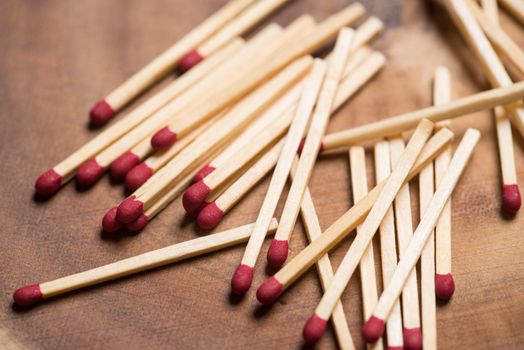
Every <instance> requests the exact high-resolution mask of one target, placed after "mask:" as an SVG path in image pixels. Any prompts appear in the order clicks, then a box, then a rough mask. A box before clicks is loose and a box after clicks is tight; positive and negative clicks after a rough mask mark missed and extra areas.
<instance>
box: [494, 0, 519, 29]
mask: <svg viewBox="0 0 524 350" xmlns="http://www.w3.org/2000/svg"><path fill="white" fill-rule="evenodd" d="M500 3H501V4H502V6H504V8H505V9H506V10H507V11H508V12H509V13H511V14H512V15H513V16H514V17H515V18H516V19H517V20H518V21H519V22H520V23H521V24H523V25H524V4H523V3H522V2H520V1H519V0H500Z"/></svg>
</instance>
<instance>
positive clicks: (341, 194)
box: [0, 0, 524, 350]
mask: <svg viewBox="0 0 524 350" xmlns="http://www.w3.org/2000/svg"><path fill="white" fill-rule="evenodd" d="M222 3H223V1H222V0H206V1H191V2H188V1H183V0H176V1H174V0H155V1H138V0H134V1H129V0H118V1H117V0H114V1H103V0H96V1H95V0H93V1H58V0H57V1H31V0H24V1H22V0H21V1H15V0H12V1H8V0H4V1H1V2H0V118H1V124H0V159H1V161H2V166H1V171H0V183H1V186H0V195H1V201H0V224H1V227H2V232H1V234H0V243H1V247H2V252H1V254H0V266H1V270H0V271H1V277H2V278H1V282H0V292H1V295H2V300H3V302H2V303H1V305H2V306H1V307H0V308H1V313H0V324H1V326H0V347H1V348H11V347H12V348H26V347H27V348H42V349H119V348H120V349H121V348H125V349H128V350H130V349H144V348H158V349H172V348H178V349H187V348H206V349H209V348H213V349H225V348H228V349H245V348H259V349H271V348H278V349H284V348H290V349H293V348H297V347H300V346H301V344H302V343H301V330H302V326H303V324H304V321H305V320H306V319H307V317H308V316H309V315H310V314H311V312H312V311H313V309H314V307H315V306H316V304H317V302H318V300H319V296H320V287H319V283H318V280H317V277H316V272H315V270H314V269H311V270H310V271H309V272H308V273H307V274H306V275H305V276H304V277H303V278H302V279H301V280H300V281H299V282H298V283H296V285H295V286H294V287H293V288H291V289H290V290H289V291H288V292H287V293H285V295H284V296H283V297H282V299H281V301H280V302H279V303H277V304H276V305H274V307H272V308H270V309H261V308H258V304H257V302H256V301H255V299H254V288H253V290H252V291H250V293H249V294H248V295H247V297H246V298H244V299H243V300H240V301H238V300H233V299H230V296H229V281H230V277H231V274H232V272H233V271H234V269H235V267H236V265H237V264H238V262H239V260H240V257H241V255H242V250H243V248H242V247H235V248H232V249H228V250H227V251H222V252H218V253H215V254H211V255H210V256H206V257H202V258H196V259H192V260H190V261H186V262H183V263H180V264H177V265H174V266H170V267H167V268H162V269H159V270H156V271H153V272H148V273H144V274H141V275H139V276H134V277H131V278H125V279H123V280H119V281H116V282H113V283H107V284H105V285H102V286H98V287H94V288H90V289H87V290H83V291H81V292H77V293H72V294H69V295H67V296H64V297H59V298H56V299H54V300H52V301H50V302H46V303H44V304H43V305H40V306H38V307H36V308H34V309H31V310H29V311H18V310H15V309H14V308H13V307H12V304H11V293H12V291H13V290H14V289H15V288H16V287H18V286H21V285H25V284H28V283H36V282H43V281H47V280H51V279H54V278H57V277H61V276H63V275H67V274H71V273H74V272H78V271H82V270H85V269H87V268H92V267H96V266H98V265H101V264H105V263H108V262H112V261H115V260H117V259H121V258H125V257H129V256H132V255H135V254H138V253H141V252H145V251H148V250H151V249H154V248H158V247H162V246H165V245H168V244H172V243H175V242H180V241H183V240H187V239H190V238H192V237H195V236H196V235H197V234H196V233H195V230H194V226H193V224H192V223H191V222H190V221H188V220H184V219H183V208H182V206H181V203H180V200H177V201H176V202H174V203H173V204H172V205H171V206H169V207H168V208H167V209H166V210H165V211H164V212H162V213H161V214H160V215H159V216H158V217H157V218H156V219H155V220H154V221H153V222H152V223H151V224H150V225H149V226H148V227H147V229H146V230H145V231H144V232H142V233H141V234H140V235H138V236H130V237H124V238H122V239H120V240H116V241H113V240H105V239H102V238H101V235H100V220H101V217H102V215H103V214H104V213H105V212H106V210H107V209H108V208H110V206H111V205H113V204H115V203H117V202H119V201H120V199H121V198H122V197H123V193H122V188H121V187H120V186H116V185H113V184H111V183H110V181H109V180H108V179H107V178H104V179H102V180H101V181H100V182H99V183H98V184H97V186H96V187H94V188H93V189H91V190H88V191H85V192H78V191H76V190H75V187H74V185H73V184H69V185H67V186H66V187H65V188H64V189H62V191H60V192H59V193H58V194H57V195H56V196H55V197H54V198H52V199H51V200H49V201H48V202H45V203H39V202H36V201H34V200H33V197H32V195H33V181H34V179H35V178H36V176H37V175H38V174H39V173H41V172H42V171H43V170H45V169H47V168H49V167H50V166H52V165H53V164H55V163H56V162H58V161H59V160H61V159H62V158H64V157H65V156H66V155H67V154H68V153H70V152H71V151H72V150H73V149H75V148H77V147H78V146H80V145H81V144H83V143H84V142H85V141H87V140H88V139H90V138H91V137H93V135H94V134H95V133H96V131H94V130H89V129H88V128H87V127H86V124H85V122H86V120H87V111H88V109H89V108H90V107H91V104H92V103H93V102H94V101H96V100H98V99H99V98H100V97H101V96H103V95H104V94H105V93H107V92H108V91H110V90H111V89H112V88H113V87H115V86H116V85H117V84H118V83H120V82H121V81H122V80H123V79H125V78H126V77H128V76H129V75H130V74H131V73H133V72H134V71H136V70H137V69H138V68H139V67H141V66H142V65H143V64H144V63H146V62H148V61H149V60H150V59H151V58H152V57H154V56H155V55H156V54H157V53H159V52H161V51H162V50H163V49H164V48H166V47H167V46H168V45H170V44H171V43H172V42H173V41H174V40H175V39H176V38H178V37H180V36H181V35H183V34H184V33H186V32H187V31H188V30H189V29H190V28H191V27H192V26H194V25H196V24H198V23H199V22H200V21H201V20H202V19H203V18H205V17H207V16H208V15H209V14H211V13H212V12H213V11H214V10H215V9H217V8H218V7H219V6H220V5H221V4H222ZM348 3H349V1H343V0H329V1H328V0H296V1H294V2H292V3H291V4H290V5H288V6H287V7H285V8H284V9H283V10H282V11H280V12H279V13H278V14H277V15H275V16H273V17H272V18H271V19H270V20H275V21H277V22H279V23H281V24H287V23H289V22H290V21H291V20H292V19H293V18H295V17H296V16H298V15H300V14H302V13H305V12H309V13H312V14H313V15H314V16H315V17H316V18H317V19H323V18H324V17H326V16H327V15H329V14H331V13H333V12H335V11H336V10H339V9H341V8H342V7H343V6H345V5H347V4H348ZM363 3H364V4H365V5H366V7H367V9H368V11H369V13H370V14H374V15H377V16H379V17H380V18H381V19H382V20H384V21H385V23H386V24H387V32H386V33H385V34H384V35H383V36H382V37H381V38H380V40H378V41H377V42H376V44H375V47H377V48H379V49H380V50H382V51H383V52H384V53H385V54H386V55H387V57H388V62H387V67H386V68H385V69H384V70H383V71H382V73H381V74H380V75H379V76H378V77H377V78H376V79H374V81H373V82H372V83H371V84H369V86H368V87H367V88H366V89H365V90H364V91H362V92H361V93H360V94H359V95H358V96H356V98H354V99H353V101H352V102H351V103H350V104H348V105H347V106H346V107H345V108H344V109H343V110H342V111H341V112H340V113H339V114H338V115H337V116H336V117H335V118H334V119H333V121H332V122H331V124H330V131H335V130H340V129H343V128H347V127H350V126H352V125H360V124H363V123H367V122H370V121H373V120H377V119H379V118H384V117H386V116H390V115H394V114H397V113H401V112H405V111H410V110H414V109H417V108H421V107H424V106H428V105H429V104H430V84H431V77H432V73H433V70H434V69H435V67H436V66H437V65H441V64H444V65H446V66H448V67H449V68H450V69H451V71H452V74H453V78H454V79H453V90H454V96H455V97H459V96H465V95H468V94H471V93H474V92H475V91H478V90H479V89H484V88H486V83H485V81H484V80H483V79H482V78H479V75H478V72H477V71H476V69H475V65H473V66H472V65H471V64H470V63H471V57H470V56H468V52H467V50H465V49H464V47H463V44H462V42H461V41H460V38H459V37H458V34H457V33H456V31H455V29H454V28H453V26H452V25H451V24H450V23H449V22H448V21H447V20H446V16H444V15H443V14H442V13H441V12H440V11H439V10H438V8H436V7H434V6H432V5H430V4H429V3H428V2H426V1H411V0H404V1H393V0H383V1H372V0H369V1H363ZM502 24H503V27H504V28H505V29H506V30H507V31H508V32H509V33H510V34H511V35H512V37H513V38H515V39H516V40H517V41H518V42H519V43H520V44H524V28H523V27H521V26H519V25H518V24H516V23H515V22H513V21H512V20H510V19H509V17H508V16H506V15H504V16H503V21H502ZM468 126H474V127H477V128H479V129H480V130H481V131H482V133H483V138H482V140H481V143H480V144H479V146H478V148H477V150H476V152H475V155H474V157H473V159H472V161H471V164H470V165H469V167H468V169H467V172H466V173H465V175H464V176H463V179H462V181H461V182H460V184H459V186H458V188H457V190H456V192H455V195H454V199H453V206H454V210H453V229H454V232H453V249H454V252H453V270H454V271H453V273H454V275H455V279H456V285H457V291H456V294H455V296H454V298H453V300H452V301H451V302H450V303H449V305H446V306H442V307H439V308H438V335H439V345H440V347H441V348H442V349H451V348H456V349H458V348H461V349H473V348H475V349H493V348H514V349H516V348H519V347H520V348H522V347H523V346H524V335H523V334H524V333H523V332H522V329H523V327H524V293H523V292H522V289H523V287H524V258H523V257H522V248H523V247H524V232H522V231H523V230H522V228H523V224H524V213H521V214H520V215H519V216H518V217H517V218H516V219H514V220H506V219H504V218H503V217H502V216H501V215H500V209H499V197H500V181H501V179H500V174H499V170H498V165H497V164H498V157H497V153H496V144H495V133H494V130H493V122H492V119H491V118H490V115H489V113H487V112H486V113H479V114H476V115H472V116H468V117H465V118H462V119H460V121H457V122H455V123H454V124H453V128H454V130H455V131H457V134H458V135H459V136H460V135H461V134H462V133H463V131H464V130H465V128H466V127H468ZM516 140H517V145H516V158H517V168H518V171H519V178H520V181H521V186H523V189H524V171H523V169H524V153H523V146H524V144H523V142H522V139H521V138H520V137H516ZM368 165H371V157H370V159H369V164H368ZM348 171H349V167H348V162H347V157H346V156H345V155H341V156H333V157H329V158H322V159H321V160H320V161H319V162H318V165H317V166H316V168H315V173H314V176H313V179H312V181H311V190H312V195H313V198H314V201H315V204H316V206H317V210H318V213H319V216H320V221H321V224H322V226H323V227H324V228H325V227H327V226H328V225H330V224H331V223H332V222H333V221H334V220H335V219H336V218H338V217H339V216H340V215H341V214H342V213H344V212H345V211H346V210H347V209H348V208H349V206H350V205H351V201H350V198H351V194H350V185H349V182H348ZM369 174H370V177H371V176H373V173H372V171H371V169H370V171H369ZM370 182H373V181H371V180H370ZM266 186H267V179H266V181H264V182H263V183H262V184H260V185H259V186H258V187H257V188H256V189H255V190H254V191H253V192H252V193H251V194H250V195H249V196H248V197H247V198H246V199H245V200H243V201H242V202H241V204H240V205H238V206H237V207H236V208H235V209H234V210H233V211H232V212H231V213H230V214H229V215H227V216H226V218H225V219H224V220H223V222H222V224H221V225H220V226H219V227H218V229H217V230H216V231H220V230H222V229H226V228H231V227H235V226H238V225H241V224H245V223H249V222H252V221H254V219H255V218H256V215H257V210H258V208H259V205H260V202H261V200H262V198H263V196H264V191H265V187H266ZM412 189H413V196H414V198H416V183H414V184H413V185H412ZM266 243H267V242H266ZM304 243H305V239H304V235H303V232H302V227H301V225H300V223H299V224H298V225H297V228H296V232H295V233H294V238H293V241H292V244H291V250H292V252H291V256H293V255H294V254H295V253H296V252H297V251H298V250H300V249H301V247H303V245H304ZM347 245H348V242H345V243H344V244H343V245H341V247H339V248H338V249H337V250H336V251H335V252H334V254H333V255H332V256H333V259H334V261H335V262H336V263H338V261H340V259H341V257H342V254H343V253H344V251H345V249H347ZM264 249H267V244H266V246H265V247H264ZM376 249H378V246H376ZM264 251H265V250H264ZM263 267H264V263H263V261H262V262H261V263H260V265H259V268H258V270H257V273H256V275H255V285H258V284H259V283H260V282H261V281H262V280H263V279H264V278H265V272H264V268H263ZM343 302H344V305H345V310H346V312H347V314H348V318H349V320H350V325H351V332H352V334H353V337H354V340H355V342H356V344H357V345H358V346H359V347H360V348H362V346H363V344H362V341H361V338H360V336H359V330H360V324H361V317H362V316H361V307H360V302H361V300H360V286H359V276H358V274H357V275H355V277H354V278H353V279H352V281H351V283H350V286H349V288H348V289H347V290H346V293H345V294H344V296H343ZM334 346H335V341H334V336H333V333H332V332H331V331H330V332H328V334H326V336H324V337H323V339H322V341H321V342H320V344H319V346H318V348H332V347H334Z"/></svg>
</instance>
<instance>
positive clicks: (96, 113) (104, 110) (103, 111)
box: [89, 100, 115, 125]
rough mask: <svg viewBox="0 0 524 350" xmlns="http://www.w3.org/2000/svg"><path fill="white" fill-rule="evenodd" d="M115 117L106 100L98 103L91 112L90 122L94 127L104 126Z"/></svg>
mask: <svg viewBox="0 0 524 350" xmlns="http://www.w3.org/2000/svg"><path fill="white" fill-rule="evenodd" d="M113 115H115V111H114V110H113V107H111V106H110V105H109V103H107V101H106V100H102V101H100V102H98V103H97V104H96V105H95V106H94V107H93V108H91V111H90V112H89V120H90V121H91V123H93V124H94V125H102V124H105V123H107V122H108V121H109V120H110V119H111V118H113Z"/></svg>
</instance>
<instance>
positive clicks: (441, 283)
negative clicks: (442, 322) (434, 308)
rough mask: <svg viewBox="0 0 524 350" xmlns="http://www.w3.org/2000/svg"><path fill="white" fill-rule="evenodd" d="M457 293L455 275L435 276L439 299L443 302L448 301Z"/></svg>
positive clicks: (436, 292) (436, 291) (436, 293)
mask: <svg viewBox="0 0 524 350" xmlns="http://www.w3.org/2000/svg"><path fill="white" fill-rule="evenodd" d="M454 292H455V281H454V280H453V275H452V274H450V273H447V274H445V275H444V274H438V273H436V274H435V295H436V296H437V298H439V299H440V300H443V301H448V300H450V299H451V297H452V296H453V293H454Z"/></svg>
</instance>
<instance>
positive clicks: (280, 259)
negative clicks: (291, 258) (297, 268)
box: [267, 239, 289, 268]
mask: <svg viewBox="0 0 524 350" xmlns="http://www.w3.org/2000/svg"><path fill="white" fill-rule="evenodd" d="M288 244H289V243H288V241H287V240H279V239H274V240H273V241H271V245H270V246H269V250H268V251H267V262H268V264H269V265H270V266H272V267H278V268H279V267H281V266H282V265H284V263H285V262H286V259H287V254H288Z"/></svg>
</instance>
